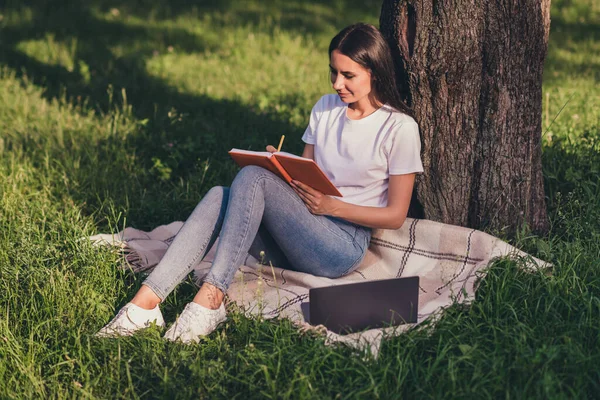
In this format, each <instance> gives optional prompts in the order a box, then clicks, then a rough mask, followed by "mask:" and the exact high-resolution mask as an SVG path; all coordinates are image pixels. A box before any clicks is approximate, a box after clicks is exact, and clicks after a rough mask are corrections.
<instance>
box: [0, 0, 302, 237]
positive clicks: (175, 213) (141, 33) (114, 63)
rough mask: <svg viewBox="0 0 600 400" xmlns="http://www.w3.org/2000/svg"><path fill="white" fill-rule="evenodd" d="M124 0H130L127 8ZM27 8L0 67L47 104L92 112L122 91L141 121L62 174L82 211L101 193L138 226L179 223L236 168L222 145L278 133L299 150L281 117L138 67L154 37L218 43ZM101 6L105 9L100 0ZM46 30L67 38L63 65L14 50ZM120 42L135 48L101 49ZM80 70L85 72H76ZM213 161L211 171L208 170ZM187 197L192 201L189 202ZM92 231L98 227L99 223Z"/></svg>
mask: <svg viewBox="0 0 600 400" xmlns="http://www.w3.org/2000/svg"><path fill="white" fill-rule="evenodd" d="M131 3H135V2H129V3H127V4H131ZM140 3H142V4H143V3H149V2H140ZM163 3H165V4H166V2H163ZM28 4H29V5H30V6H32V7H33V11H34V15H33V20H32V22H31V23H27V24H26V25H23V26H18V27H12V28H7V29H5V30H4V31H3V35H2V39H1V40H0V50H1V51H0V63H2V64H4V65H6V66H8V67H10V68H11V69H13V70H15V71H17V74H18V75H19V76H21V77H23V76H26V77H27V79H28V80H29V81H32V82H33V83H35V84H37V85H39V86H42V87H44V96H45V97H46V98H47V99H49V100H51V99H55V98H60V97H61V96H63V95H66V97H67V98H68V99H69V100H70V101H73V102H77V101H79V100H78V99H88V100H89V103H90V104H92V105H93V106H94V107H95V108H96V109H97V111H98V112H101V113H104V112H107V111H109V110H114V109H120V108H122V106H123V104H122V103H123V102H124V99H123V98H122V96H121V92H120V90H119V88H127V91H126V97H127V104H130V105H132V112H133V114H134V116H135V118H136V119H137V120H138V121H143V125H140V126H139V127H138V128H139V129H136V132H135V134H133V135H129V136H128V137H127V140H126V141H125V142H124V141H123V139H122V138H119V135H118V132H117V134H116V135H114V137H110V138H108V139H104V140H102V141H100V142H99V143H98V144H97V145H96V147H95V148H94V149H92V150H91V151H90V150H89V149H88V150H85V151H82V153H84V154H82V157H80V158H82V160H83V161H82V164H83V165H82V166H81V170H80V171H71V173H72V174H73V175H72V176H71V179H73V180H76V181H78V184H77V185H75V186H77V188H78V189H77V190H76V191H75V192H72V193H70V194H71V196H72V197H73V199H74V200H76V201H79V202H81V204H85V206H84V207H85V211H86V212H88V213H94V212H95V211H97V210H98V209H99V208H100V207H101V205H102V204H103V203H104V202H105V201H106V199H109V200H110V201H112V203H113V204H114V205H117V207H119V208H124V209H126V210H127V224H128V225H134V226H136V227H138V228H142V229H149V228H152V227H154V226H156V225H158V224H161V223H165V222H169V221H171V220H174V219H185V218H187V216H188V215H189V212H190V211H191V209H192V208H193V206H194V205H195V204H196V202H197V201H198V200H199V197H200V194H202V193H204V192H206V191H207V190H208V189H209V188H210V186H212V185H214V184H225V185H226V184H228V183H229V182H230V181H231V178H232V177H233V176H234V174H235V172H236V170H237V167H235V165H234V164H233V163H232V162H231V161H230V160H229V156H228V155H227V151H228V150H229V149H230V148H232V147H238V148H246V149H253V150H262V149H264V146H265V145H266V144H268V143H275V141H276V140H278V139H279V135H281V133H284V132H285V133H288V134H290V136H292V134H293V137H295V139H293V140H288V142H287V145H288V149H289V151H292V152H299V151H300V150H301V147H300V146H301V143H300V139H299V136H300V135H299V134H300V131H299V129H298V128H297V127H294V126H291V125H290V124H289V122H287V121H284V120H282V119H281V117H278V116H276V115H273V114H268V113H264V112H260V111H258V110H254V109H252V108H251V107H249V106H248V105H244V104H241V103H239V102H237V101H231V100H215V99H212V98H210V97H208V96H203V95H189V94H184V93H181V92H179V91H177V90H176V89H174V88H172V87H170V86H169V85H168V84H166V83H165V82H164V81H162V80H161V79H159V78H155V77H152V76H150V75H149V74H148V73H147V72H146V70H145V62H146V60H147V59H148V58H149V57H152V56H153V52H154V51H155V45H156V41H157V40H156V38H159V39H160V40H163V42H165V43H173V44H176V46H177V47H178V49H179V48H183V49H185V51H189V52H202V51H204V50H213V49H214V48H215V46H218V44H215V43H204V42H203V41H202V40H200V39H199V38H198V37H196V36H194V35H192V34H189V33H188V32H186V31H185V30H182V29H176V28H168V29H164V30H162V29H158V28H153V27H145V26H130V25H125V24H124V23H120V22H115V21H106V20H100V19H98V18H97V17H96V16H94V14H93V13H92V12H91V10H90V8H89V7H88V6H87V5H83V4H84V3H83V2H70V3H63V4H62V5H60V6H58V7H54V6H52V5H51V4H49V2H43V1H40V2H28ZM102 4H106V5H107V6H112V4H111V3H110V2H104V3H102ZM170 7H174V6H173V5H172V4H171V5H170ZM220 7H223V5H220ZM180 12H182V13H183V12H185V10H180ZM48 35H52V36H53V37H54V39H55V40H57V41H65V42H66V41H68V40H69V39H72V38H76V39H77V46H76V55H75V57H74V59H75V61H76V65H75V67H74V68H73V69H72V70H69V69H67V68H65V67H63V66H60V65H49V64H46V63H44V62H40V61H38V60H37V59H35V58H34V57H31V56H28V55H26V54H24V53H23V52H21V51H19V50H18V48H17V45H18V44H19V43H22V42H23V41H28V40H35V39H38V38H44V37H47V36H48ZM165 38H167V39H166V40H165ZM160 40H159V41H160ZM126 43H133V44H135V48H136V51H135V52H134V53H128V54H127V55H126V56H124V57H119V56H116V55H115V54H114V53H113V51H111V47H113V46H115V45H116V44H119V45H122V44H126ZM81 66H85V69H87V70H88V72H89V74H90V76H88V77H87V78H86V72H85V71H83V70H82V67H81ZM107 87H114V88H115V89H114V92H115V93H114V96H110V95H107ZM111 98H112V100H111ZM277 100H279V101H281V102H282V103H283V104H287V105H290V106H291V107H298V106H300V105H299V102H301V101H302V99H300V96H295V95H289V96H286V97H285V98H281V99H277ZM119 103H121V104H119ZM123 146H124V147H125V148H126V149H127V151H130V152H131V153H132V154H131V155H132V156H134V157H135V160H136V163H137V166H138V167H139V168H137V167H136V170H135V171H131V170H128V169H126V168H125V167H124V166H123V164H124V163H123V162H122V161H123V160H120V159H118V158H117V159H115V157H118V155H119V154H120V155H122V154H123ZM119 147H121V148H120V149H119ZM55 151H57V152H58V151H60V149H55ZM75 151H77V150H75ZM90 153H93V154H92V155H90ZM61 157H62V156H61ZM72 158H76V156H75V155H72ZM86 162H87V164H88V165H85V164H86ZM215 164H216V165H217V166H218V168H214V167H213V168H210V166H211V165H213V166H214V165H215ZM177 185H179V187H175V186H177ZM185 185H187V189H186V188H185V187H183V186H185ZM190 187H191V189H190ZM190 194H191V195H192V196H197V197H196V198H193V199H190V198H189V196H190ZM100 227H101V228H102V227H104V228H106V226H104V224H103V223H100Z"/></svg>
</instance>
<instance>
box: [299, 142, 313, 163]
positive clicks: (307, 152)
mask: <svg viewBox="0 0 600 400" xmlns="http://www.w3.org/2000/svg"><path fill="white" fill-rule="evenodd" d="M302 157H304V158H310V159H312V160H314V159H315V145H314V144H305V145H304V151H303V152H302Z"/></svg>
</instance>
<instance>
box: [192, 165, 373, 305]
mask: <svg viewBox="0 0 600 400" xmlns="http://www.w3.org/2000/svg"><path fill="white" fill-rule="evenodd" d="M261 222H262V224H263V225H264V227H265V228H266V229H267V230H268V232H269V233H270V234H271V236H272V238H273V240H274V241H275V242H276V243H277V245H278V247H279V248H280V249H281V250H282V253H283V254H285V256H286V257H287V260H290V261H288V264H289V265H288V267H289V268H291V269H295V270H299V271H303V272H307V273H311V274H313V275H319V276H326V277H331V278H334V277H339V276H342V275H343V274H345V273H347V272H349V271H350V270H351V269H352V268H353V267H354V266H356V265H358V262H359V261H360V260H361V259H362V257H363V256H364V254H365V251H366V249H367V246H368V241H369V239H370V230H368V229H366V228H363V227H359V226H357V225H355V224H351V223H348V222H345V221H342V220H339V219H334V218H329V217H325V216H318V215H313V214H311V213H310V212H309V211H308V209H307V208H306V206H305V205H304V203H303V202H302V200H301V199H300V198H299V197H298V195H297V194H296V193H295V192H294V190H293V189H292V188H291V187H289V185H287V184H286V183H285V182H284V181H282V180H281V179H280V178H278V177H277V176H275V175H274V174H273V173H271V172H269V171H267V170H265V169H263V168H260V167H254V166H251V167H245V168H243V169H242V170H241V171H240V172H239V173H238V175H237V176H236V178H235V180H234V181H233V184H232V185H231V192H230V197H229V204H228V207H227V212H226V214H225V220H224V222H223V227H222V230H221V236H220V239H219V244H218V247H217V253H216V256H215V260H214V261H213V265H212V267H211V269H210V271H209V273H208V274H207V275H206V277H205V278H204V282H205V283H204V285H203V286H202V288H201V289H200V291H199V293H198V294H197V295H196V297H195V298H194V302H196V303H198V304H201V305H203V306H205V307H208V308H211V309H215V308H217V307H219V306H220V304H221V302H222V299H223V295H224V293H225V292H226V291H227V288H228V287H229V285H230V283H231V282H232V280H233V276H234V274H235V272H236V271H237V270H238V268H239V266H240V265H241V264H242V263H243V260H244V257H245V255H246V254H247V253H248V250H249V249H250V247H251V245H252V243H253V241H254V238H255V237H256V235H257V232H258V229H259V226H261Z"/></svg>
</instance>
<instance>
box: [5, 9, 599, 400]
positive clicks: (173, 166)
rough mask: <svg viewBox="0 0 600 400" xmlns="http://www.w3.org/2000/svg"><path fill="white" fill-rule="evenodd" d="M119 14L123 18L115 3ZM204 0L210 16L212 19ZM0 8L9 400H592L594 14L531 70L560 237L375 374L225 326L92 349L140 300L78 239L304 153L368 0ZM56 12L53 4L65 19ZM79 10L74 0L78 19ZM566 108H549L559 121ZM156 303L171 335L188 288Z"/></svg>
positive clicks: (289, 330) (112, 261)
mask: <svg viewBox="0 0 600 400" xmlns="http://www.w3.org/2000/svg"><path fill="white" fill-rule="evenodd" d="M122 3H124V4H122ZM210 3H215V4H218V5H210ZM3 4H4V6H3V8H2V9H0V64H1V66H0V238H1V239H2V240H0V310H1V311H0V398H33V397H35V398H39V397H44V398H46V397H48V398H63V397H82V398H84V397H94V398H96V397H98V398H118V397H123V398H141V397H164V398H171V397H177V398H198V397H200V398H234V397H242V398H247V397H248V398H254V397H256V398H264V397H280V398H286V397H292V398H299V397H302V398H336V397H340V398H399V397H406V398H414V397H420V398H432V397H433V398H456V397H462V398H464V397H469V398H490V397H494V398H498V397H503V398H586V397H596V396H597V393H599V392H600V367H599V365H600V351H599V350H600V273H599V272H598V265H599V263H600V180H599V178H598V174H599V172H600V155H599V153H600V130H599V126H600V89H599V81H600V75H599V74H600V72H599V71H600V37H599V36H600V7H599V6H598V5H597V2H595V1H594V0H571V1H568V0H562V1H558V0H555V1H554V2H553V5H552V7H553V8H552V29H551V37H550V45H549V50H548V58H547V62H546V66H545V74H544V75H545V77H544V109H543V113H544V115H543V121H544V130H545V136H544V138H545V140H544V149H543V151H544V152H543V168H544V177H545V186H546V194H547V200H548V209H549V215H550V220H551V231H550V233H549V234H548V235H547V236H545V237H537V236H532V235H530V234H528V233H526V232H524V233H523V234H521V235H520V236H519V237H518V238H517V239H516V240H515V242H514V243H515V244H516V245H518V246H519V247H521V248H523V249H525V250H527V251H529V252H530V253H532V254H534V255H536V256H538V257H540V258H543V259H545V260H548V261H550V262H552V263H554V265H555V269H554V271H553V274H552V275H544V274H528V273H524V272H522V271H521V270H520V269H519V268H518V266H517V265H516V264H515V263H514V262H510V261H502V262H500V263H498V264H496V265H494V266H493V267H492V268H491V270H490V272H489V274H488V275H487V277H486V278H485V279H484V280H483V282H482V286H481V288H480V290H479V291H478V294H477V298H476V301H474V302H473V303H472V305H470V306H468V307H467V306H454V307H451V308H450V309H448V310H447V312H446V313H445V314H444V316H443V318H442V319H441V320H440V321H439V322H438V323H437V325H436V326H435V327H430V326H423V327H422V329H419V330H415V331H411V332H409V333H407V334H405V335H402V336H400V337H397V338H393V339H390V340H387V341H386V342H385V343H384V344H383V347H382V349H381V354H380V357H379V358H378V359H377V360H366V361H365V360H363V358H361V357H357V356H356V355H355V354H353V353H352V351H351V350H349V349H347V348H344V347H327V346H324V344H323V340H322V339H321V338H318V337H312V336H307V335H302V334H300V333H299V332H298V331H297V330H296V329H295V328H294V327H293V326H291V324H290V323H289V322H288V321H285V320H281V321H260V320H256V319H247V318H245V317H243V316H242V315H241V314H239V313H235V312H234V313H232V314H231V317H230V320H229V321H228V322H227V323H226V324H225V326H224V327H223V328H222V329H219V330H218V331H217V332H216V333H214V334H213V335H211V336H210V337H209V338H208V339H206V340H205V341H204V342H203V343H201V344H200V345H197V346H191V347H187V346H179V345H173V344H170V343H165V342H164V341H163V340H162V339H161V337H160V332H159V331H158V330H153V329H151V330H149V331H148V332H145V333H144V334H141V335H138V336H136V337H133V338H126V339H122V340H96V339H94V338H93V337H92V334H93V333H95V332H96V331H97V330H98V329H99V328H100V327H101V326H102V325H103V324H104V323H106V321H108V320H109V319H110V318H111V317H112V315H113V313H114V310H115V309H117V308H118V307H119V306H121V305H122V304H124V303H125V302H126V301H127V299H128V298H129V297H130V296H131V295H132V294H133V293H134V292H135V291H136V289H137V288H138V287H139V285H140V282H141V279H142V277H140V276H136V275H132V274H130V273H128V272H124V271H121V270H120V269H119V268H118V266H119V263H120V260H119V256H118V255H117V254H114V253H113V252H111V251H110V250H107V249H97V248H94V247H92V246H91V245H90V244H89V243H88V242H87V241H85V240H84V241H82V240H80V239H81V238H83V237H86V236H88V235H91V234H94V233H97V232H100V231H102V232H108V231H116V230H118V229H121V228H122V227H124V226H129V225H133V226H135V227H138V228H142V229H144V228H152V227H154V226H156V225H158V224H162V223H166V222H170V221H172V220H175V219H179V220H181V219H185V218H186V217H187V216H188V214H189V213H190V212H191V210H192V209H193V207H194V206H195V204H196V203H197V202H198V200H199V199H200V198H201V197H202V195H203V194H204V193H205V192H206V191H207V190H208V189H209V188H210V187H211V186H213V185H216V184H228V183H229V182H230V181H231V179H232V177H233V176H234V174H235V172H236V168H235V167H234V165H232V164H233V163H231V161H230V160H229V159H228V156H227V154H226V151H227V150H229V149H230V148H231V147H241V148H252V149H262V148H263V147H264V146H265V145H266V144H268V143H276V142H277V140H278V139H279V136H280V135H281V134H286V137H287V139H286V143H285V146H286V149H287V150H288V151H291V152H299V151H300V150H301V148H302V143H301V141H300V136H301V133H302V131H303V129H304V127H305V125H306V123H307V119H308V115H309V112H310V108H311V107H312V105H313V104H314V102H315V101H316V100H317V99H318V98H319V96H320V95H322V94H323V93H327V92H329V90H330V88H329V82H328V79H327V58H326V50H327V45H328V41H329V40H330V38H331V37H332V35H333V34H335V32H336V31H337V30H339V29H340V28H341V27H343V26H345V25H347V24H349V23H352V22H356V21H367V22H372V23H377V20H378V14H379V4H380V2H379V1H366V2H363V1H353V0H349V1H346V2H344V1H333V2H330V1H325V0H322V1H312V2H306V1H292V0H290V1H277V0H270V1H244V2H242V1H232V0H228V1H225V0H223V1H221V2H206V4H204V3H200V2H190V1H182V0H177V1H166V0H163V1H160V0H138V1H127V2H117V1H109V0H90V1H87V2H77V1H63V2H52V3H51V2H49V1H46V2H45V1H41V0H38V1H33V0H32V1H16V0H9V1H7V2H4V3H3ZM57 4H58V5H57ZM81 4H85V6H84V5H81ZM561 109H562V112H560V114H559V111H560V110H561ZM194 290H195V289H194V286H193V285H192V283H191V282H190V281H187V282H185V283H184V284H182V285H181V286H180V287H179V288H178V289H177V291H176V292H175V293H174V294H173V295H172V296H170V297H169V299H168V301H167V302H166V303H165V306H164V311H165V315H166V319H167V321H168V322H170V321H173V319H174V318H175V315H176V313H177V312H180V311H181V309H182V307H183V304H185V303H186V302H188V301H190V300H191V298H192V296H193V294H194Z"/></svg>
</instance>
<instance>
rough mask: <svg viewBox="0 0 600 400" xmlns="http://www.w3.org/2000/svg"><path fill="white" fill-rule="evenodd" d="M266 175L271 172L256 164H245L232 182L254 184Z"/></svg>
mask: <svg viewBox="0 0 600 400" xmlns="http://www.w3.org/2000/svg"><path fill="white" fill-rule="evenodd" d="M268 175H273V173H272V172H271V171H269V170H267V169H264V168H262V167H259V166H256V165H247V166H245V167H244V168H242V169H241V170H240V172H238V173H237V175H236V176H235V179H234V180H233V182H234V184H236V185H248V184H254V183H255V182H257V181H258V180H260V179H262V178H264V177H265V176H268Z"/></svg>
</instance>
